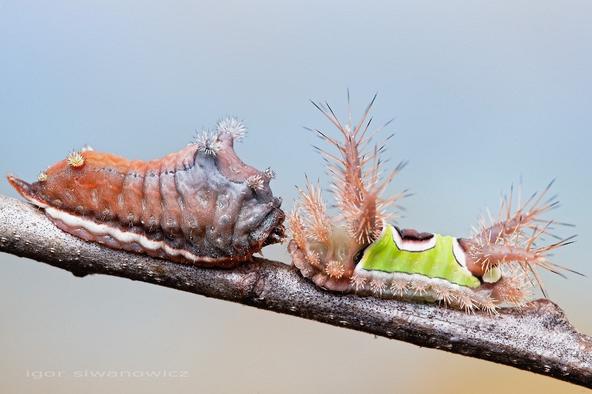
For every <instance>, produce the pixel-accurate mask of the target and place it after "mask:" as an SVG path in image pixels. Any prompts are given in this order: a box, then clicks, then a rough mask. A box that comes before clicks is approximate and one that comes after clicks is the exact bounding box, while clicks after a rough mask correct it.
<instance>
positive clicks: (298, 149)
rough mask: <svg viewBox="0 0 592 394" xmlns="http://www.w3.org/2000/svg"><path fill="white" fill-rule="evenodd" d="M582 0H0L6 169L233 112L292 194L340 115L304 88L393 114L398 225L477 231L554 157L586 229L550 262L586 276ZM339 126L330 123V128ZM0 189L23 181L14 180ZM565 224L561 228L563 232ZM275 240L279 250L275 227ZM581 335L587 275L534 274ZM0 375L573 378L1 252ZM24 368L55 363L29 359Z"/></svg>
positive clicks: (587, 162)
mask: <svg viewBox="0 0 592 394" xmlns="http://www.w3.org/2000/svg"><path fill="white" fill-rule="evenodd" d="M591 20H592V2H590V1H587V0H586V1H584V0H582V1H571V0H566V1H497V2H493V1H446V2H443V1H435V0H433V1H363V2H362V1H357V2H351V1H307V0H299V1H294V2H277V1H194V2H191V1H167V2H164V1H163V2H151V1H122V0H119V1H105V0H103V1H23V0H21V1H2V0H0V135H1V136H2V138H1V139H0V173H2V175H6V174H8V173H14V174H16V175H19V176H21V177H23V178H25V179H30V180H33V179H35V178H36V176H37V174H38V172H39V171H40V170H42V169H44V168H45V167H46V166H48V165H50V164H52V163H54V162H55V161H57V160H60V159H62V158H64V157H65V155H66V154H67V153H68V152H69V151H71V150H72V149H75V148H79V147H81V146H82V145H84V144H90V145H92V146H93V147H94V148H95V149H97V150H104V151H107V152H112V153H117V154H121V155H124V156H126V157H129V158H139V159H151V158H157V157H160V156H163V155H165V154H167V153H169V152H172V151H175V150H177V149H179V148H181V147H183V146H184V145H185V144H187V143H188V142H189V141H191V139H192V136H193V135H194V133H195V130H200V129H203V128H209V127H213V126H214V125H215V123H216V121H217V120H218V119H219V118H220V117H222V116H225V115H237V116H239V117H240V118H242V119H244V120H245V122H246V124H247V126H248V127H249V129H250V132H249V135H248V136H247V138H246V140H245V141H244V142H243V143H242V144H240V145H238V146H237V151H238V153H239V155H240V156H241V157H242V158H243V159H244V160H245V161H246V162H247V163H249V164H252V165H255V166H256V167H258V168H265V167H267V166H272V167H273V169H274V170H275V171H276V173H277V178H276V180H274V181H273V183H272V187H273V189H274V193H275V194H276V195H280V196H283V198H284V208H286V209H290V208H291V207H292V203H293V199H294V197H295V189H294V185H296V184H302V183H303V181H304V174H305V173H307V174H309V175H310V176H311V177H312V178H313V179H314V178H317V177H319V178H320V179H321V182H322V183H323V184H327V177H326V176H325V175H324V174H323V172H322V170H321V169H320V166H321V160H320V158H319V156H318V155H317V154H316V153H315V152H314V151H313V149H312V148H311V145H312V144H316V143H318V140H317V138H316V137H315V136H314V135H313V134H312V133H310V132H307V131H305V130H304V129H303V126H311V127H322V128H325V129H327V130H330V126H329V124H328V123H327V121H326V120H325V119H324V118H322V116H321V114H320V113H319V112H318V111H316V110H315V109H314V108H313V106H312V105H311V104H310V103H309V102H308V99H310V98H312V99H322V100H328V101H329V102H330V103H331V104H332V105H333V107H334V108H335V109H336V110H337V111H338V112H339V113H340V114H342V115H346V112H345V111H346V89H347V88H349V89H350V91H351V97H352V104H353V108H354V112H355V114H356V115H359V114H360V112H361V111H362V110H363V108H364V106H365V105H366V104H367V102H368V100H369V99H370V98H371V96H372V94H373V93H374V92H376V91H378V93H379V97H378V100H377V102H376V105H375V119H376V121H377V123H382V122H385V121H387V120H389V119H390V118H392V117H394V118H395V121H394V122H393V123H392V125H391V126H392V127H391V129H392V131H395V132H396V137H395V138H394V139H393V140H392V142H391V143H390V145H389V150H388V153H387V156H388V157H389V158H391V161H392V163H393V165H394V163H396V162H398V161H399V160H403V159H408V160H410V164H409V166H408V167H407V168H406V169H405V170H404V172H403V173H402V175H401V176H400V177H398V178H397V179H396V181H395V182H394V184H393V187H392V188H391V189H389V193H394V192H396V191H400V190H401V189H403V188H409V189H410V190H411V191H412V192H413V193H414V194H415V195H414V196H413V197H411V198H409V199H408V200H406V201H404V206H405V207H406V213H405V215H406V217H405V218H403V219H401V220H400V224H401V225H402V226H406V227H415V228H418V229H421V230H426V231H435V232H442V233H447V234H455V235H459V236H460V235H467V234H469V232H470V230H471V226H472V225H474V224H476V222H477V219H478V217H479V215H480V214H481V213H483V212H484V209H485V208H486V207H490V208H491V209H492V210H494V211H495V209H496V207H497V204H498V200H499V196H500V193H501V192H503V191H507V190H508V189H509V186H510V184H511V183H512V182H514V183H516V182H517V181H518V180H519V179H520V177H523V179H524V184H525V190H526V191H527V192H532V191H534V190H538V189H541V188H543V187H544V186H545V185H546V184H547V183H548V182H549V180H550V179H552V178H553V177H557V183H556V186H555V191H556V192H558V193H559V194H560V199H561V201H562V207H561V208H560V209H558V210H557V211H556V212H554V215H555V216H556V218H557V219H558V220H561V221H567V222H572V223H575V224H577V226H578V227H577V228H576V229H575V232H577V233H578V234H579V239H578V242H577V243H575V244H574V245H570V246H568V247H567V248H565V250H561V251H560V252H559V253H558V254H557V256H556V257H557V261H558V262H561V263H563V264H566V265H569V266H570V267H572V268H574V269H576V270H578V271H581V272H583V273H585V274H587V275H588V276H589V277H590V276H592V269H591V268H590V263H589V261H588V260H589V256H590V252H589V251H588V250H587V249H588V247H589V246H590V245H591V244H592V239H591V237H592V231H590V229H589V227H588V226H589V225H590V223H591V222H592V214H591V210H590V204H591V201H592V181H591V179H592V178H591V176H590V168H592V157H591V154H590V144H591V142H592V138H591V136H590V130H591V128H592V110H591V109H592V108H591V104H592V74H591V72H590V71H591V70H592V23H591ZM330 131H331V132H334V131H333V130H330ZM0 192H1V193H3V194H8V195H11V196H16V193H15V192H14V191H13V190H12V189H11V188H10V187H9V185H8V184H7V182H6V181H5V179H4V178H3V179H2V181H1V182H0ZM570 231H571V229H566V231H565V232H563V235H570ZM266 257H272V258H277V259H281V260H282V261H288V258H287V255H286V253H285V252H284V248H283V247H281V246H275V247H272V248H269V249H267V250H266ZM544 279H545V283H546V287H547V289H548V291H549V294H550V297H551V298H552V299H553V300H554V301H555V302H557V303H559V304H560V305H561V306H562V307H563V308H564V310H565V311H566V313H567V316H568V317H569V318H570V320H571V321H572V322H573V323H574V324H575V326H576V327H577V328H578V329H579V330H581V331H583V332H585V333H588V334H592V317H591V314H590V301H591V295H592V290H591V289H592V282H591V279H590V278H588V279H584V278H580V277H576V276H574V275H570V278H569V280H565V279H562V278H560V277H557V276H553V275H547V274H545V275H544ZM0 313H1V318H0V354H1V355H2V357H0V391H1V392H3V393H12V392H29V393H49V392H56V393H58V392H59V393H77V392H81V391H84V392H86V393H100V392H106V391H109V392H122V391H123V390H124V389H125V391H126V392H158V391H162V390H165V389H170V390H171V391H172V392H203V393H206V392H208V393H228V392H247V393H277V392H285V393H292V392H293V393H296V392H298V393H302V392H310V393H316V392H328V393H337V392H339V393H349V392H375V393H394V392H400V393H429V392H439V393H447V392H450V393H469V392H471V393H472V392H475V391H478V392H480V393H498V392H519V391H524V390H528V391H531V390H532V391H535V390H536V391H537V392H538V393H557V392H561V393H571V392H582V391H583V389H580V388H578V387H576V386H573V385H570V384H567V383H562V382H558V381H555V380H552V379H549V378H545V377H541V376H538V375H533V374H530V373H528V372H523V371H519V370H516V369H512V368H509V367H505V366H497V365H495V364H492V363H488V362H484V361H479V360H474V359H468V358H464V357H461V356H458V355H451V354H447V353H444V352H441V351H436V350H430V349H422V348H419V347H416V346H412V345H409V344H405V343H401V342H395V341H388V340H386V339H382V338H375V337H373V336H371V335H368V334H363V333H358V332H353V331H348V330H344V329H340V328H335V327H330V326H326V325H322V324H320V323H315V322H311V321H306V320H301V319H297V318H295V317H289V316H283V315H279V314H274V313H270V312H263V311H259V310H255V309H252V308H247V307H243V306H240V305H235V304H231V303H227V302H222V301H218V300H211V299H206V298H203V297H199V296H195V295H191V294H185V293H182V292H179V291H174V290H171V289H167V288H160V287H157V286H153V285H148V284H143V283H137V282H132V281H128V280H124V279H118V278H113V277H105V276H92V277H87V278H85V279H77V278H75V277H73V276H72V275H71V274H69V273H67V272H65V271H61V270H58V269H55V268H51V267H49V266H46V265H44V264H39V263H35V262H33V261H31V260H25V259H20V258H17V257H14V256H10V255H6V254H2V255H0ZM85 369H88V370H99V371H101V370H102V371H104V370H185V371H188V373H189V377H187V378H77V377H75V376H73V372H74V371H79V370H85ZM28 371H29V374H30V373H32V372H33V371H50V372H49V374H51V371H54V372H55V373H57V372H58V371H62V372H63V374H64V375H65V376H63V377H61V378H45V379H34V378H32V377H31V376H27V374H28Z"/></svg>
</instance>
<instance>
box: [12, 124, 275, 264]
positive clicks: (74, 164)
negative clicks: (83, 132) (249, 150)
mask: <svg viewBox="0 0 592 394" xmlns="http://www.w3.org/2000/svg"><path fill="white" fill-rule="evenodd" d="M245 132H246V128H245V126H244V125H243V123H242V122H240V121H238V120H237V119H234V118H227V119H223V120H221V121H220V122H218V124H217V128H216V130H215V131H214V132H203V133H202V134H200V135H198V136H197V137H196V139H195V141H193V142H192V143H190V144H189V145H188V146H186V147H185V148H183V149H181V150H180V151H178V152H175V153H171V154H169V155H167V156H165V157H163V158H161V159H158V160H152V161H140V160H134V161H131V160H127V159H125V158H123V157H119V156H116V155H113V154H109V153H100V152H95V151H94V150H92V148H84V149H82V150H81V151H76V152H72V153H71V154H69V155H68V157H67V158H66V159H64V160H61V161H59V162H57V163H56V164H54V165H53V166H51V167H49V168H48V169H47V170H46V171H43V172H41V174H40V175H39V177H38V180H37V181H36V182H34V183H27V182H25V181H23V180H21V179H18V178H15V177H13V176H9V177H8V181H9V182H10V184H11V185H12V186H13V187H14V188H15V189H16V190H17V191H18V193H20V194H21V195H22V196H23V197H24V198H25V199H26V200H28V201H29V202H31V203H32V204H34V205H36V206H37V207H39V208H42V209H43V210H44V211H45V214H46V216H47V217H48V218H49V219H50V220H51V221H52V222H53V223H54V224H55V225H56V226H57V227H59V228H60V229H62V230H63V231H66V232H68V233H70V234H72V235H75V236H77V237H79V238H82V239H84V240H87V241H93V242H99V243H101V244H104V245H106V246H109V247H111V248H114V249H123V250H126V251H131V252H136V253H144V254H147V255H150V256H154V257H158V258H162V259H168V260H172V261H175V262H180V263H189V264H194V265H198V266H204V267H223V268H227V267H232V266H235V265H237V264H239V263H240V262H242V261H245V260H249V259H250V258H251V256H252V255H253V254H254V253H256V252H260V250H261V248H262V247H263V246H265V245H268V244H273V243H277V242H280V241H281V240H282V239H283V237H284V227H283V221H284V217H285V215H284V213H283V211H282V210H281V209H280V206H281V199H280V198H277V197H274V196H273V193H272V191H271V188H270V186H269V183H270V180H271V179H272V178H273V176H274V174H273V171H271V169H267V170H265V171H259V170H257V169H255V168H253V167H251V166H249V165H246V164H245V163H243V162H242V161H241V159H240V158H239V157H238V156H237V155H236V153H235V152H234V142H235V141H238V140H240V139H242V138H243V136H244V135H245Z"/></svg>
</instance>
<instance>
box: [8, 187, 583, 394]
mask: <svg viewBox="0 0 592 394" xmlns="http://www.w3.org/2000/svg"><path fill="white" fill-rule="evenodd" d="M0 251H2V252H6V253H11V254H14V255H17V256H21V257H28V258H31V259H34V260H37V261H40V262H43V263H46V264H50V265H52V266H55V267H58V268H62V269H64V270H67V271H70V272H72V273H73V274H74V275H76V276H78V277H83V276H86V275H89V274H104V275H113V276H119V277H123V278H128V279H132V280H139V281H143V282H148V283H153V284H156V285H160V286H167V287H171V288H175V289H178V290H182V291H187V292H191V293H195V294H200V295H204V296H206V297H213V298H218V299H223V300H228V301H233V302H238V303H241V304H245V305H250V306H254V307H256V308H260V309H266V310H270V311H274V312H278V313H285V314H289V315H294V316H299V317H302V318H305V319H309V320H316V321H319V322H323V323H327V324H331V325H334V326H338V327H344V328H349V329H353V330H358V331H363V332H367V333H371V334H374V335H380V336H383V337H387V338H392V339H398V340H401V341H406V342H410V343H413V344H416V345H419V346H423V347H429V348H434V349H441V350H445V351H448V352H452V353H458V354H462V355H465V356H469V357H475V358H480V359H483V360H489V361H493V362H497V363H500V364H505V365H510V366H513V367H516V368H520V369H524V370H528V371H531V372H535V373H539V374H542V375H546V376H550V377H554V378H557V379H561V380H564V381H568V382H572V383H575V384H578V385H581V386H585V387H588V388H592V338H590V337H589V336H586V335H584V334H581V333H578V332H577V331H576V330H575V329H574V327H573V326H572V325H571V324H570V323H569V321H568V320H567V319H566V317H565V315H564V313H563V311H562V310H561V309H560V308H559V307H558V306H557V305H555V304H554V303H552V302H551V301H548V300H544V299H541V300H536V301H533V302H531V303H530V304H528V305H527V307H525V308H523V309H520V310H516V309H507V310H502V311H501V313H500V314H499V315H497V316H488V315H486V314H482V313H477V314H467V313H464V312H460V311H456V310H452V309H447V308H443V307H439V306H438V305H432V304H420V303H409V302H401V301H396V300H381V299H376V298H372V297H358V296H355V295H341V294H333V293H329V292H326V291H323V290H321V289H318V288H317V287H315V286H314V285H313V284H312V283H310V282H309V281H307V280H305V279H304V278H302V276H301V275H300V274H299V273H298V272H297V270H296V269H295V268H293V267H290V266H288V265H286V264H282V263H280V262H276V261H269V260H265V259H254V261H253V262H252V263H248V264H245V265H242V266H240V267H238V268H236V269H232V270H216V269H207V268H197V267H193V266H187V265H181V264H176V263H171V262H167V261H164V260H158V259H154V258H150V257H145V256H141V255H135V254H130V253H126V252H122V251H116V250H111V249H108V248H105V247H102V246H100V245H97V244H93V243H88V242H85V241H82V240H80V239H77V238H75V237H73V236H71V235H68V234H66V233H64V232H62V231H60V230H59V229H57V228H56V227H55V226H54V225H53V224H51V223H50V222H49V220H48V219H47V218H46V217H45V216H44V215H43V213H42V212H40V211H39V210H38V209H36V208H34V207H32V206H30V205H28V204H25V203H22V202H20V201H17V200H15V199H12V198H8V197H5V196H1V195H0Z"/></svg>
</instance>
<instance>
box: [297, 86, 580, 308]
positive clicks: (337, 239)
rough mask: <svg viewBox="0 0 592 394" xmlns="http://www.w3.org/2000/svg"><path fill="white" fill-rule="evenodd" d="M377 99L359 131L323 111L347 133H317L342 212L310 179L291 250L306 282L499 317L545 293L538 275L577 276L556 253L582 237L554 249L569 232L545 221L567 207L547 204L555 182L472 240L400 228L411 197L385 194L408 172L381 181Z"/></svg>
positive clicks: (506, 210)
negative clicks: (401, 211) (396, 215)
mask: <svg viewBox="0 0 592 394" xmlns="http://www.w3.org/2000/svg"><path fill="white" fill-rule="evenodd" d="M375 98H376V96H375V97H374V99H375ZM374 99H373V100H372V101H371V103H370V105H369V106H368V107H367V109H366V111H365V113H364V114H363V116H362V117H361V119H360V120H359V121H358V122H357V123H355V124H354V123H352V121H351V115H350V120H349V121H348V122H347V123H345V122H343V121H342V120H340V119H339V118H338V117H337V116H336V115H335V113H334V111H333V110H332V108H331V107H330V106H329V105H328V104H327V103H324V104H322V103H314V102H313V104H314V105H315V106H316V107H317V108H318V109H319V110H320V111H321V112H322V113H323V114H324V115H325V116H326V117H327V118H328V119H329V121H330V122H331V123H332V125H333V126H335V127H336V128H337V130H338V131H339V133H338V137H333V136H331V135H330V134H329V133H326V132H324V131H321V130H318V129H317V130H314V131H316V133H318V135H319V136H320V137H321V139H322V140H324V141H325V142H326V143H327V144H328V145H330V146H332V147H333V148H334V149H333V150H331V151H329V150H324V149H318V148H317V149H318V150H319V151H320V153H321V155H322V157H323V158H324V159H325V162H326V163H327V170H328V173H329V175H330V176H331V178H332V185H331V186H332V187H331V193H332V194H333V197H334V198H335V207H336V209H337V210H338V212H337V214H336V215H332V214H331V213H329V212H328V209H327V205H326V204H325V202H324V201H323V198H322V196H321V188H320V186H319V185H318V184H316V185H315V184H312V183H311V182H309V181H308V179H307V184H306V187H305V188H304V189H299V193H300V198H299V200H298V201H297V203H296V205H295V207H294V210H293V211H292V213H291V214H290V215H289V217H288V224H289V228H290V231H291V238H292V239H291V240H290V243H289V251H290V254H291V256H292V261H293V264H294V265H295V266H296V267H297V268H298V269H299V270H300V272H301V273H302V275H303V276H304V277H306V278H309V279H310V280H312V281H313V282H314V283H315V284H316V285H317V286H319V287H321V288H324V289H327V290H331V291H335V292H348V293H354V292H355V293H357V294H361V295H370V296H375V297H383V298H400V299H404V300H421V301H428V302H440V303H443V304H445V305H448V306H451V307H455V308H460V309H462V310H465V311H473V310H476V309H480V310H485V311H488V312H490V313H495V311H496V309H497V308H499V307H502V306H520V305H523V304H524V303H525V302H526V301H527V300H528V299H529V297H530V294H531V291H532V289H533V288H534V287H535V286H536V285H538V286H540V287H541V290H542V286H541V281H540V277H539V274H538V273H537V269H538V268H543V269H547V270H549V271H552V272H555V273H558V274H560V275H562V273H561V272H560V271H561V270H567V271H571V270H569V269H567V268H564V267H561V266H559V265H557V264H555V263H552V262H551V261H549V253H550V252H551V251H554V250H556V249H558V248H560V247H562V246H565V245H568V244H570V243H571V242H573V238H574V237H573V236H572V237H568V238H564V239H561V238H557V239H556V240H555V241H553V242H546V243H545V241H544V238H546V237H555V235H554V234H553V233H552V229H553V227H554V226H555V225H559V224H561V223H556V222H554V221H553V220H546V219H542V215H544V214H546V213H548V212H549V211H551V210H552V209H553V208H555V207H556V206H557V204H558V202H557V201H556V199H555V198H554V197H551V198H548V196H547V194H548V191H549V188H550V187H551V184H552V182H551V184H549V186H548V187H547V188H546V189H545V190H544V191H543V192H542V193H535V194H533V195H532V196H531V197H530V198H528V199H527V200H526V201H524V202H519V203H518V204H514V206H513V201H512V200H513V197H512V193H510V196H509V197H508V198H505V199H502V204H501V208H500V213H499V216H498V217H497V218H496V219H492V220H491V222H490V223H486V222H484V221H483V222H482V223H481V225H480V227H479V228H478V229H476V230H475V231H474V234H473V235H472V236H471V237H470V238H457V237H452V236H446V235H440V234H432V233H426V232H418V231H415V230H410V229H401V228H399V227H397V226H396V225H393V224H391V223H390V222H389V221H388V220H389V218H393V216H392V213H389V211H388V208H389V206H393V204H394V203H395V202H397V201H399V200H400V199H401V198H403V197H405V195H406V192H401V193H399V194H395V195H392V196H389V197H386V198H385V197H383V196H382V194H383V192H384V191H385V189H386V187H387V186H388V185H389V184H390V183H391V181H392V180H393V178H395V176H396V175H397V174H398V173H399V171H401V169H402V168H403V167H404V165H405V163H402V164H399V165H398V166H397V167H396V168H395V169H393V170H392V171H391V172H390V173H388V174H387V175H386V176H381V170H382V166H381V163H382V162H381V158H380V156H381V154H382V153H383V150H384V145H374V146H372V145H371V143H372V141H371V140H372V136H373V135H371V134H373V133H372V132H371V131H370V125H371V118H370V116H369V112H370V110H371V107H372V104H373V102H374ZM348 101H349V97H348ZM389 138H390V137H388V138H387V140H388V139H389ZM518 199H519V200H520V198H518ZM555 238H556V237H555ZM572 272H575V271H572ZM543 294H544V290H543Z"/></svg>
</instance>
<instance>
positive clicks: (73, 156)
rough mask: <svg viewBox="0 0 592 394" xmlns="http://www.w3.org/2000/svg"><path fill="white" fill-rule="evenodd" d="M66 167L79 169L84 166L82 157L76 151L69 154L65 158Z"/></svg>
mask: <svg viewBox="0 0 592 394" xmlns="http://www.w3.org/2000/svg"><path fill="white" fill-rule="evenodd" d="M66 161H67V162H68V165H69V166H70V167H73V168H80V167H82V166H83V165H84V156H82V154H81V153H80V152H78V151H74V152H71V153H70V154H69V155H68V157H67V158H66Z"/></svg>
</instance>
